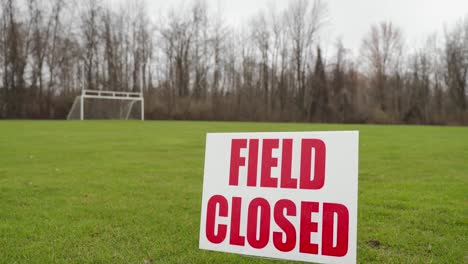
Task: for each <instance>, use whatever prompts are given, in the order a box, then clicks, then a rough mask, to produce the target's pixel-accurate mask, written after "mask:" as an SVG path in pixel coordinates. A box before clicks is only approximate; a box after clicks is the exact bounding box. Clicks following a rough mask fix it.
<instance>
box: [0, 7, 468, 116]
mask: <svg viewBox="0 0 468 264" xmlns="http://www.w3.org/2000/svg"><path fill="white" fill-rule="evenodd" d="M152 15H153V14H149V13H148V10H147V8H146V6H145V4H144V2H143V1H136V2H134V1H131V3H130V2H126V3H125V4H124V5H123V6H122V7H121V8H118V9H116V8H112V7H111V6H110V5H108V4H105V2H101V1H94V0H88V1H74V0H0V118H2V119H65V118H66V116H67V114H68V111H69V110H70V108H71V106H72V104H73V102H74V99H75V98H76V96H78V95H79V94H80V93H81V89H89V90H111V91H143V92H144V95H145V114H146V118H147V119H176V120H220V121H222V120H225V121H283V122H321V123H385V124H437V125H468V88H467V83H468V15H467V16H466V17H465V18H460V20H459V22H457V23H456V24H453V25H450V26H448V27H446V29H445V31H444V32H443V34H433V35H431V36H428V37H427V41H426V44H425V45H423V46H422V47H418V48H411V47H408V45H406V44H405V43H406V41H405V38H404V36H403V33H402V29H401V28H399V27H398V26H396V25H395V24H393V23H392V22H391V21H382V22H381V23H378V24H375V25H369V31H368V33H367V34H366V35H364V36H363V37H362V45H361V50H360V53H359V56H356V57H355V56H352V55H351V53H350V51H349V50H348V49H347V48H346V47H344V46H343V44H342V42H341V41H340V40H337V41H336V44H335V45H334V47H333V49H332V52H330V54H331V55H328V56H325V55H324V54H323V52H322V48H323V47H321V46H320V42H319V41H318V40H319V39H320V36H323V35H324V34H326V32H325V31H324V30H323V29H324V27H325V25H326V23H327V21H328V18H329V17H328V12H327V6H326V3H325V2H324V1H320V0H315V1H307V0H292V1H291V2H290V4H289V6H288V7H287V8H286V9H285V10H275V9H274V8H272V7H270V8H265V9H264V10H262V11H259V13H258V14H256V15H255V16H253V17H252V18H251V19H250V20H249V21H248V22H247V23H245V25H243V26H241V27H239V28H234V27H231V26H229V25H228V24H227V23H226V21H225V20H224V19H223V17H222V15H221V13H220V12H216V11H213V10H212V9H211V7H210V6H209V5H208V4H207V3H206V2H205V1H202V0H195V1H188V2H186V5H184V6H180V7H178V8H172V9H170V10H168V11H165V12H164V13H162V14H161V15H157V16H152Z"/></svg>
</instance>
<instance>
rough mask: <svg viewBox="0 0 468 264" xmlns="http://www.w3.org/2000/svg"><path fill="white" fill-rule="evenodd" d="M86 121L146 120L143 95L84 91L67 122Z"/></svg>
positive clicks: (75, 103)
mask: <svg viewBox="0 0 468 264" xmlns="http://www.w3.org/2000/svg"><path fill="white" fill-rule="evenodd" d="M85 119H94V120H96V119H99V120H103V119H115V120H131V119H140V120H145V100H144V98H143V93H141V92H138V93H135V92H115V91H96V90H82V91H81V95H79V96H77V97H76V98H75V101H74V102H73V106H72V108H71V109H70V112H69V113H68V116H67V120H85Z"/></svg>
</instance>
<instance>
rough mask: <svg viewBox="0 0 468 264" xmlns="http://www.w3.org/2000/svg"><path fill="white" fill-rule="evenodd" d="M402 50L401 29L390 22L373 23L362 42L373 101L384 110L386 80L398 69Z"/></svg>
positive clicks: (387, 92) (387, 105)
mask: <svg viewBox="0 0 468 264" xmlns="http://www.w3.org/2000/svg"><path fill="white" fill-rule="evenodd" d="M402 52H403V37H402V33H401V30H400V29H399V28H398V27H396V26H394V25H393V23H391V22H382V23H380V24H378V25H373V26H372V27H371V29H370V31H369V33H367V35H366V36H365V37H364V39H363V42H362V47H361V55H362V57H363V59H364V62H365V66H366V71H367V72H368V73H369V74H370V75H371V77H370V78H371V86H372V87H373V92H374V98H375V102H376V104H377V106H378V107H379V108H380V110H382V111H384V112H385V111H387V110H388V108H389V102H388V96H387V94H389V92H390V91H387V90H386V88H387V85H388V83H387V80H388V77H389V76H390V75H391V74H395V73H396V72H397V71H398V70H399V67H400V63H401V58H402Z"/></svg>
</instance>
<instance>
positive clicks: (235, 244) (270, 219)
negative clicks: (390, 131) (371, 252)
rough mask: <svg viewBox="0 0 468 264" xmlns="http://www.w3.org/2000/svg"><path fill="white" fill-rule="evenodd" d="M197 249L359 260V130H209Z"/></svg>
mask: <svg viewBox="0 0 468 264" xmlns="http://www.w3.org/2000/svg"><path fill="white" fill-rule="evenodd" d="M205 155H206V156H205V175H204V184H203V200H202V210H201V211H202V215H201V225H200V248H201V249H206V250H215V251H222V252H230V253H238V254H244V255H251V256H259V257H269V258H277V259H286V260H297V261H307V262H317V263H355V262H356V240H357V239H356V234H357V187H358V184H357V181H358V179H357V178H358V177H357V175H358V133H357V132H305V133H252V134H247V133H246V134H209V135H208V136H207V143H206V153H205Z"/></svg>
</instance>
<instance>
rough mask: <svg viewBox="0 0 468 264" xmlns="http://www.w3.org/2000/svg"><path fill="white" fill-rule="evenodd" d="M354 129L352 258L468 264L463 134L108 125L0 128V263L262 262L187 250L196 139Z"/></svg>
mask: <svg viewBox="0 0 468 264" xmlns="http://www.w3.org/2000/svg"><path fill="white" fill-rule="evenodd" d="M356 129H357V130H359V131H360V132H361V138H360V173H359V226H358V262H359V263H468V241H467V238H468V128H443V127H403V126H337V125H310V124H255V123H208V122H144V123H143V122H113V121H109V122H107V121H106V122H31V121H24V122H23V121H3V122H0V263H271V262H273V261H270V260H265V259H252V258H249V257H244V256H238V255H232V254H223V253H215V252H206V251H201V250H199V249H198V234H199V231H198V230H199V222H200V206H201V195H202V179H203V163H204V145H205V134H206V133H207V132H228V131H229V132H249V131H252V132H253V131H321V130H356ZM373 240H375V241H379V243H375V242H374V243H372V242H370V241H373ZM377 244H379V245H377ZM274 263H276V262H274ZM279 263H281V262H279Z"/></svg>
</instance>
